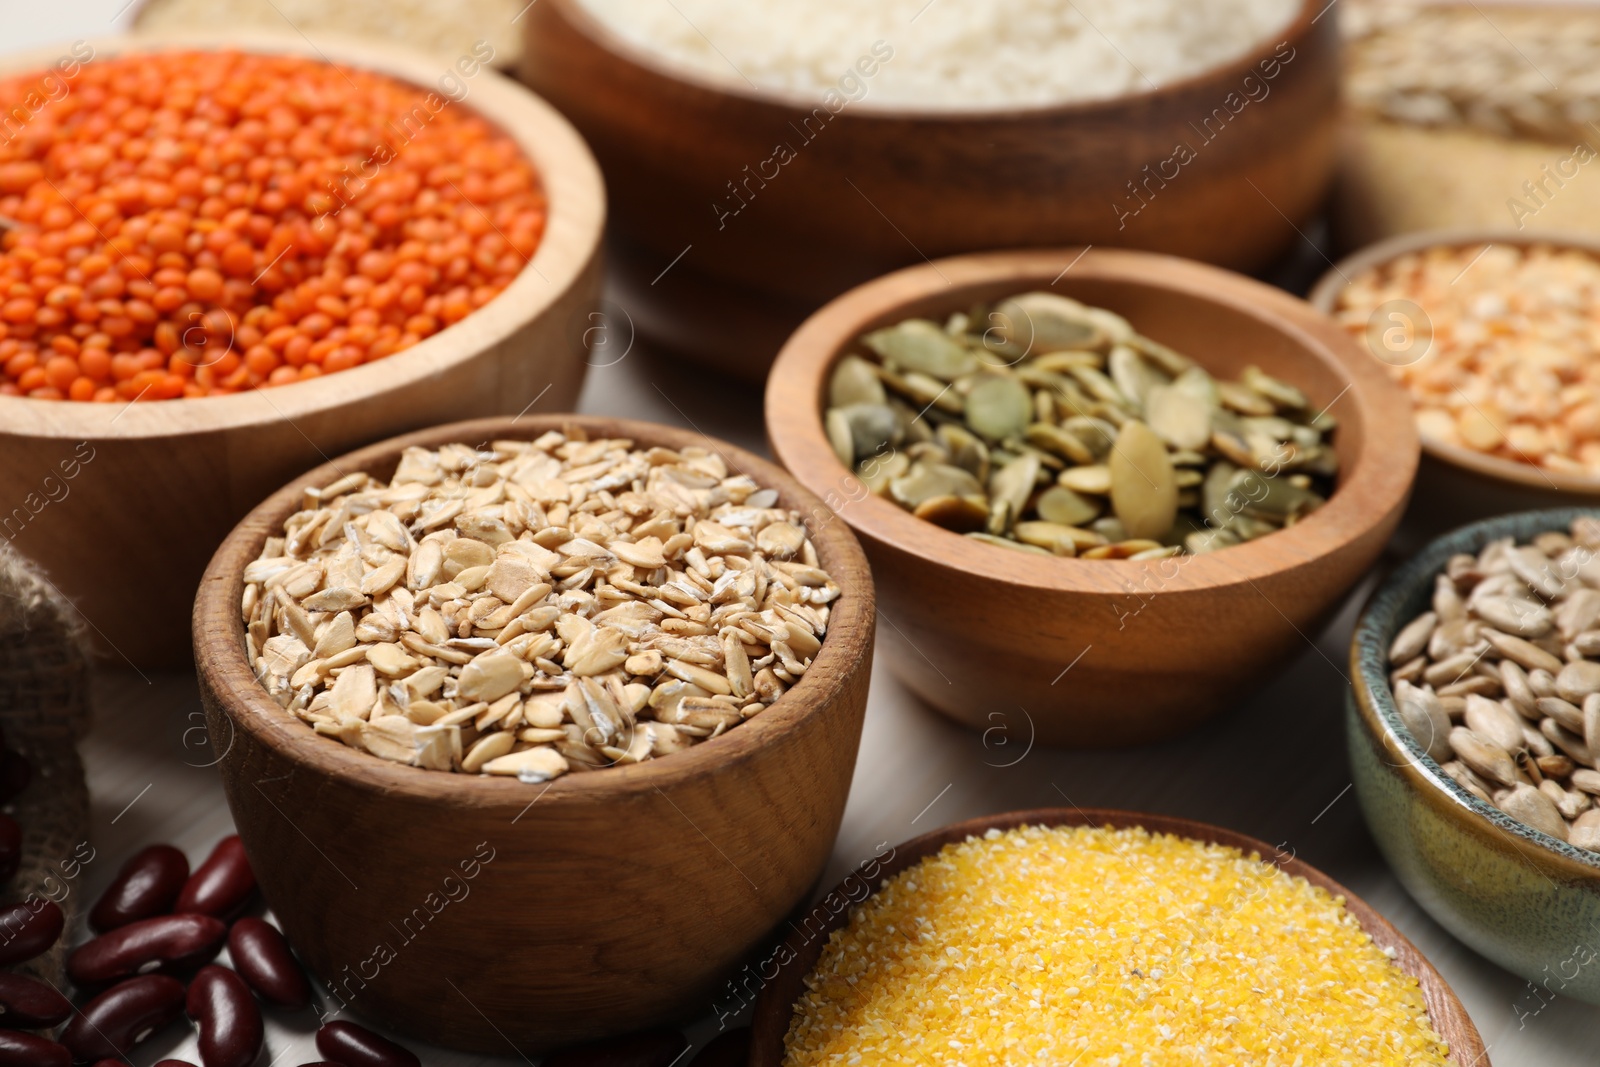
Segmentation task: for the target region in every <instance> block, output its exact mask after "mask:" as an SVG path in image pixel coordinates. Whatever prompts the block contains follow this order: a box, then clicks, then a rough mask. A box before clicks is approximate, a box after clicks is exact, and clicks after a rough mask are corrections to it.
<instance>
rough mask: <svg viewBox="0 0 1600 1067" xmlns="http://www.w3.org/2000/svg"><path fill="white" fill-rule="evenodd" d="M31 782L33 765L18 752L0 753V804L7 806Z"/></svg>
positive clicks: (6, 751) (7, 751) (8, 750)
mask: <svg viewBox="0 0 1600 1067" xmlns="http://www.w3.org/2000/svg"><path fill="white" fill-rule="evenodd" d="M31 781H33V764H31V763H29V762H28V760H27V758H26V757H25V756H23V755H22V753H20V752H12V751H11V750H10V749H6V750H5V751H4V752H0V804H7V803H10V801H11V800H13V799H14V798H15V797H16V795H17V794H18V793H20V792H22V791H23V790H24V789H26V788H28V783H29V782H31Z"/></svg>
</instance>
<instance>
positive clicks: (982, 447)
mask: <svg viewBox="0 0 1600 1067" xmlns="http://www.w3.org/2000/svg"><path fill="white" fill-rule="evenodd" d="M935 437H936V438H937V439H938V441H939V443H940V444H942V445H944V447H945V451H946V452H947V453H949V457H950V462H951V463H954V464H955V465H956V466H957V467H960V468H961V469H962V470H966V471H971V472H972V476H973V477H974V478H976V479H978V481H980V482H984V481H988V480H989V446H988V445H986V444H984V443H983V441H982V440H980V439H979V438H978V437H976V436H975V435H973V434H971V433H968V432H967V431H966V430H965V429H963V428H962V427H960V426H957V425H956V424H955V423H947V424H945V425H943V426H941V427H939V429H938V431H937V433H936V434H935Z"/></svg>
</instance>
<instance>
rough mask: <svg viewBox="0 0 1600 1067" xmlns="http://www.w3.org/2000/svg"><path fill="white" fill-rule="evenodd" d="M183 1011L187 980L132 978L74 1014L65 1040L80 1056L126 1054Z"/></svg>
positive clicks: (158, 976) (157, 976)
mask: <svg viewBox="0 0 1600 1067" xmlns="http://www.w3.org/2000/svg"><path fill="white" fill-rule="evenodd" d="M182 1014H183V983H182V982H180V981H178V980H177V979H176V978H169V977H167V976H166V975H164V974H146V975H141V976H139V977H138V978H130V979H128V980H127V981H126V982H122V983H120V984H118V985H114V986H112V987H111V988H110V989H108V990H106V991H105V992H104V993H101V994H100V995H99V996H97V997H95V998H94V999H93V1000H91V1001H89V1003H88V1004H86V1005H84V1007H83V1010H82V1011H80V1012H79V1013H78V1014H77V1015H75V1016H73V1017H72V1021H71V1022H69V1023H68V1024H67V1028H66V1030H65V1031H63V1033H62V1034H61V1043H62V1044H63V1045H65V1046H67V1048H68V1049H70V1050H71V1051H72V1054H73V1055H74V1056H76V1057H77V1058H78V1059H80V1060H96V1059H103V1058H105V1057H108V1056H126V1055H128V1053H129V1052H130V1051H131V1050H132V1049H133V1048H134V1046H136V1045H138V1044H139V1043H140V1042H142V1041H144V1040H145V1039H146V1038H148V1037H149V1036H150V1035H151V1034H154V1033H155V1032H156V1031H157V1030H160V1029H162V1028H163V1027H165V1026H166V1025H167V1024H168V1023H170V1022H172V1021H173V1020H174V1019H176V1018H177V1017H178V1016H180V1015H182Z"/></svg>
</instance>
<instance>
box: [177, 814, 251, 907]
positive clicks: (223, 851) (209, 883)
mask: <svg viewBox="0 0 1600 1067" xmlns="http://www.w3.org/2000/svg"><path fill="white" fill-rule="evenodd" d="M255 889H256V875H255V872H254V871H252V870H251V869H250V861H249V860H248V859H246V858H245V854H244V843H243V842H242V841H240V840H239V835H238V834H230V835H229V836H227V837H224V838H223V839H222V840H221V841H219V842H217V847H216V848H214V849H212V850H211V855H209V856H207V857H206V861H205V862H204V863H202V864H201V865H200V866H199V867H197V868H195V872H194V873H193V874H192V875H190V876H189V880H188V881H187V882H185V883H184V886H183V892H181V893H179V894H178V903H177V906H176V907H174V908H173V910H174V911H178V912H199V913H200V914H201V915H214V916H216V917H217V918H219V919H224V918H227V917H228V916H230V915H233V914H236V913H237V912H239V911H242V910H243V909H244V906H245V903H246V902H247V901H249V899H250V894H251V893H254V892H255Z"/></svg>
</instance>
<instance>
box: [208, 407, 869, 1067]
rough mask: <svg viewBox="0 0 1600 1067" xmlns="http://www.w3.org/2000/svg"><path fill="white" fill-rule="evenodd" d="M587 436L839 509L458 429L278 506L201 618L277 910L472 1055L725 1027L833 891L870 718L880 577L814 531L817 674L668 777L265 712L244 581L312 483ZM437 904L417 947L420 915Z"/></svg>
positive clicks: (304, 947)
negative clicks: (755, 979)
mask: <svg viewBox="0 0 1600 1067" xmlns="http://www.w3.org/2000/svg"><path fill="white" fill-rule="evenodd" d="M572 426H575V427H580V428H582V429H584V430H586V431H587V432H588V433H589V435H590V436H591V437H600V436H604V437H626V438H631V439H632V440H633V441H634V442H635V443H636V444H637V445H638V447H641V448H650V447H654V446H657V445H660V446H664V447H667V448H681V447H683V446H685V445H704V446H706V447H709V448H713V449H715V450H717V452H718V454H719V455H721V456H722V457H723V458H724V459H725V460H726V461H727V462H728V465H729V466H730V467H731V468H732V469H734V470H736V471H741V472H743V473H746V474H749V475H750V476H751V477H752V478H754V479H755V480H756V482H758V483H759V484H760V485H762V486H763V487H767V488H773V489H776V490H778V499H779V505H778V506H780V507H786V508H793V509H795V510H797V511H799V512H800V513H801V514H803V515H807V516H810V515H814V514H816V513H817V512H818V511H820V509H821V507H822V505H821V502H820V501H818V500H817V499H816V498H815V497H814V496H812V495H811V493H810V492H809V491H807V490H806V489H804V488H803V487H801V486H800V485H799V484H798V483H796V482H795V481H794V480H793V479H792V478H790V477H789V476H788V475H787V474H785V473H784V472H783V471H781V470H779V469H778V468H777V467H775V466H773V465H772V464H771V463H768V462H766V461H765V460H762V459H759V458H757V457H755V456H752V455H750V454H749V453H747V452H744V451H742V450H740V449H737V448H734V447H733V446H732V445H727V444H723V443H721V442H718V441H715V440H712V439H710V438H706V437H703V436H701V435H700V434H696V433H690V432H688V431H686V430H678V429H672V428H669V427H665V426H655V425H652V424H649V423H642V422H630V421H626V420H620V419H607V418H601V417H598V416H578V415H530V416H527V417H525V418H521V419H483V420H477V421H474V422H464V423H457V424H455V425H451V426H439V427H434V428H432V429H429V430H425V431H423V432H420V433H414V434H410V435H407V436H405V437H398V438H394V439H392V440H389V441H385V442H383V443H381V444H377V445H373V446H371V447H369V448H365V449H362V450H361V451H359V452H355V453H352V454H351V455H348V456H342V457H340V458H339V459H338V460H336V461H334V462H332V463H328V464H324V465H323V466H320V467H318V468H317V469H316V470H314V471H311V472H310V473H309V474H306V475H304V476H303V477H301V478H298V479H296V480H295V481H294V482H292V483H290V484H289V485H288V486H286V487H284V488H283V489H281V490H280V491H279V492H277V493H275V494H274V495H273V496H272V497H270V498H269V499H268V500H266V501H265V502H264V503H262V504H261V505H260V506H259V507H257V508H256V509H255V510H254V511H252V512H251V513H250V514H249V516H248V517H246V518H245V520H244V521H243V522H241V523H240V524H239V526H238V527H237V528H236V529H235V530H234V531H233V533H231V534H229V535H228V539H227V541H226V542H224V544H223V545H222V547H221V548H220V549H219V550H218V551H217V554H216V556H215V558H213V559H212V561H211V567H210V569H209V570H208V571H207V572H206V577H205V580H204V582H203V583H202V585H201V589H200V595H199V598H198V600H197V601H196V604H195V612H194V635H195V662H196V666H197V668H198V670H199V674H200V692H201V698H202V700H203V702H204V704H205V707H206V716H207V722H208V724H209V729H210V730H211V733H210V736H211V737H212V738H218V739H221V738H231V739H232V741H231V743H230V744H227V745H226V747H225V748H224V746H223V745H222V744H218V746H217V747H218V749H219V750H222V752H223V754H222V755H221V756H220V762H219V764H218V766H219V769H220V771H221V774H222V781H223V787H224V789H225V790H226V792H227V796H228V805H229V807H230V808H231V809H232V812H233V817H234V820H235V822H236V824H237V825H238V829H239V834H240V836H241V837H242V838H243V839H244V845H245V850H246V851H247V852H248V853H249V856H250V862H251V865H252V866H253V867H254V869H255V871H256V875H257V877H258V878H259V880H260V883H261V890H262V893H263V894H264V895H265V897H266V900H267V903H268V905H269V906H270V907H271V908H272V912H273V915H274V916H275V917H276V918H277V919H278V921H279V923H280V924H281V925H282V927H283V930H284V933H285V934H287V935H288V937H289V940H290V941H291V942H292V943H293V944H294V946H295V948H296V949H297V950H298V951H299V952H300V953H301V955H302V958H303V959H304V960H305V961H306V963H307V964H308V965H309V966H310V968H311V970H312V971H313V972H314V973H316V974H317V976H318V977H320V978H321V979H322V980H323V981H324V982H326V983H328V985H329V986H330V988H331V989H332V990H333V992H334V994H335V995H336V996H337V997H338V998H339V1000H341V1001H346V1002H348V1004H349V1006H350V1008H351V1009H352V1010H353V1011H354V1012H355V1013H356V1014H357V1015H360V1016H362V1017H364V1018H368V1019H371V1020H374V1021H376V1022H378V1023H381V1024H382V1025H384V1026H386V1027H390V1028H392V1029H394V1030H396V1031H398V1032H400V1033H403V1034H406V1035H409V1036H412V1037H416V1038H420V1039H422V1040H424V1041H428V1042H432V1043H434V1044H439V1045H444V1046H446V1047H450V1048H459V1049H463V1050H466V1051H474V1052H484V1053H492V1054H495V1055H501V1054H504V1053H505V1052H506V1051H507V1049H506V1046H505V1041H506V1040H509V1041H510V1042H511V1043H512V1045H513V1046H514V1048H515V1049H516V1050H518V1051H521V1052H542V1051H545V1050H547V1049H549V1048H551V1047H552V1046H556V1045H562V1044H566V1043H569V1042H574V1041H582V1040H586V1039H589V1038H595V1037H600V1036H604V1035H607V1034H615V1033H626V1032H629V1031H633V1030H639V1029H643V1028H647V1027H649V1026H652V1025H654V1024H658V1023H664V1022H670V1021H675V1020H677V1019H679V1018H680V1017H693V1016H696V1015H701V1014H705V1013H707V1012H710V1011H711V1010H713V1007H714V1005H715V1003H716V1002H717V995H718V994H719V993H720V992H721V991H722V990H721V989H720V987H719V983H721V982H722V981H723V980H724V979H725V978H727V976H728V973H729V972H731V971H732V970H733V969H734V967H735V966H736V965H737V963H738V961H739V960H740V959H741V958H742V957H743V956H744V954H745V953H747V952H749V951H750V950H751V949H752V948H754V947H755V946H756V945H757V944H758V943H759V942H760V941H761V940H762V939H763V938H764V937H766V936H767V935H768V934H769V933H770V932H771V931H772V930H773V928H774V927H776V926H777V925H778V924H779V922H780V921H781V920H782V919H783V918H784V916H785V915H786V914H788V912H789V911H790V909H792V908H793V907H794V906H795V905H796V904H797V903H799V902H800V899H801V898H802V897H803V896H804V895H805V893H806V892H807V891H808V890H809V889H810V888H811V887H812V885H813V884H814V883H815V882H816V880H817V879H818V878H819V877H820V876H821V874H822V870H823V866H824V865H825V864H826V863H827V861H828V855H829V852H830V851H831V850H832V848H833V840H834V835H835V834H836V833H837V832H838V829H839V821H840V819H841V818H842V817H843V815H844V804H845V797H846V794H847V793H848V792H849V790H850V777H851V772H852V770H853V769H854V767H855V759H856V746H857V744H858V743H859V741H860V738H861V723H862V718H863V716H864V715H865V713H866V704H867V683H868V680H869V678H870V676H871V673H872V645H873V594H872V577H871V575H870V574H869V572H868V570H867V562H866V558H865V557H864V556H863V555H862V553H861V547H860V545H858V544H857V543H856V540H855V538H854V537H852V536H851V534H850V531H849V530H848V529H847V528H846V527H845V526H844V524H843V523H832V524H826V523H824V524H821V525H817V524H812V534H811V536H812V541H813V544H815V546H816V549H817V555H818V558H819V561H820V563H821V566H822V567H823V568H824V569H825V570H827V571H828V573H829V574H830V575H831V576H832V577H833V579H834V580H835V581H836V582H838V583H839V585H840V587H841V588H842V590H843V593H842V595H841V596H840V597H839V599H838V600H837V601H835V603H834V605H833V610H832V613H831V616H830V620H829V626H828V632H827V634H826V636H825V637H824V639H823V642H822V648H821V651H819V652H818V653H817V657H816V660H815V661H814V662H813V664H812V666H811V669H810V670H808V671H807V672H806V673H805V676H804V677H803V678H801V680H800V681H799V682H797V683H796V684H795V685H794V687H793V688H792V689H790V690H789V691H788V692H787V693H785V694H784V695H783V697H782V698H781V699H779V700H778V701H776V702H775V703H774V704H773V705H772V707H770V708H769V709H767V710H766V711H763V712H762V713H761V714H759V715H757V716H755V717H754V718H752V719H750V720H749V721H748V722H745V723H743V724H741V725H740V726H739V727H738V728H737V729H733V730H730V731H728V732H727V733H726V734H724V735H723V736H721V737H718V738H714V739H711V740H708V741H706V742H705V743H703V744H699V745H695V746H694V747H693V748H691V749H688V750H686V751H683V752H678V753H675V754H673V755H671V756H668V757H665V758H662V759H656V760H647V761H645V762H644V763H639V764H634V765H631V766H623V767H609V768H606V769H604V770H600V771H596V772H594V773H591V774H569V775H563V776H562V777H560V778H557V779H555V780H554V781H552V782H551V783H549V784H548V785H544V786H535V785H525V784H523V783H521V782H518V781H516V780H513V779H506V778H490V777H483V776H478V775H468V774H450V773H445V772H442V771H430V770H423V769H421V768H417V767H407V766H403V765H401V764H397V763H389V762H387V761H385V760H381V759H378V758H376V757H373V756H371V755H368V754H367V753H364V752H360V751H357V750H356V749H352V748H347V747H345V746H344V745H342V744H338V743H337V742H334V741H330V740H329V739H327V738H325V737H319V736H318V735H317V734H315V733H314V732H312V730H311V729H310V727H308V726H306V725H305V724H304V723H303V722H301V721H300V720H298V719H297V718H295V717H294V716H293V715H291V714H290V713H289V712H287V711H285V710H284V709H282V708H280V707H279V706H278V705H277V703H276V702H274V701H273V700H272V698H271V697H270V696H268V695H267V692H266V690H265V689H263V688H262V686H261V685H260V683H259V682H257V681H256V678H255V675H254V673H253V671H252V668H251V666H250V664H249V663H247V662H246V660H245V650H244V625H243V623H242V622H241V621H240V618H239V603H240V597H241V595H242V594H243V590H244V584H243V573H244V567H245V564H246V563H248V562H249V561H250V560H253V559H255V558H256V557H257V556H258V555H260V552H261V547H262V544H263V542H264V541H265V539H266V538H267V537H268V535H269V534H271V533H274V532H277V531H280V530H281V529H282V523H283V521H284V519H286V518H287V517H288V516H290V515H291V514H293V513H294V512H295V511H297V510H298V509H299V508H300V506H301V504H302V494H303V492H304V490H305V489H306V488H307V487H309V486H320V485H327V484H329V483H330V482H332V481H334V480H335V479H337V478H339V477H341V475H343V474H345V473H349V472H351V471H367V472H369V473H371V474H373V475H374V476H375V477H378V478H385V479H386V478H388V477H390V476H391V475H392V474H393V472H394V468H395V465H396V463H397V462H398V460H399V457H400V453H401V451H402V450H403V449H404V448H406V447H408V446H421V447H428V448H437V447H438V446H440V445H443V444H447V443H450V442H457V441H460V442H467V443H470V444H473V445H476V444H478V443H480V442H487V441H493V440H497V439H518V440H532V439H534V438H537V437H538V436H539V435H540V434H542V433H544V432H546V431H548V430H560V429H563V428H565V427H572ZM480 842H482V843H484V844H483V845H480ZM484 847H487V849H489V850H492V851H493V858H492V861H489V862H484V863H482V870H481V871H480V872H479V874H478V876H477V877H476V878H474V879H471V880H470V881H468V882H466V883H463V882H462V880H461V878H460V875H459V873H458V865H460V864H462V863H463V862H465V861H469V860H471V859H472V858H473V857H474V855H475V854H476V855H477V858H478V859H479V860H480V861H481V860H482V859H483V856H482V855H481V854H479V850H480V849H482V848H484ZM452 876H453V877H455V880H456V888H455V889H451V888H450V887H449V886H447V885H443V881H444V880H445V879H446V878H447V877H452ZM463 884H465V889H464V890H463V889H461V888H460V887H461V886H462V885H463ZM447 892H448V894H449V895H450V901H448V902H446V903H445V904H440V903H439V901H440V899H441V897H442V895H445V894H446V893H447ZM458 893H459V896H457V894H458ZM430 900H431V901H432V903H429V901H430ZM425 906H426V911H425V912H424V918H423V922H422V924H421V925H422V926H423V930H422V932H421V933H417V932H416V931H414V930H413V927H414V926H416V925H418V924H416V923H415V922H411V921H408V920H410V919H411V917H412V915H413V909H423V908H424V907H425ZM429 913H431V915H430V914H429ZM402 926H403V927H404V928H405V929H403V930H402V929H401V927H402ZM384 950H387V954H386V952H385V951H384ZM389 954H392V958H389ZM452 986H454V988H453V989H452V988H451V987H452ZM474 1009H476V1010H474ZM480 1013H481V1014H480ZM485 1019H487V1020H489V1022H490V1024H491V1025H490V1028H485V1027H484V1026H483V1025H482V1023H483V1020H485Z"/></svg>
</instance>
